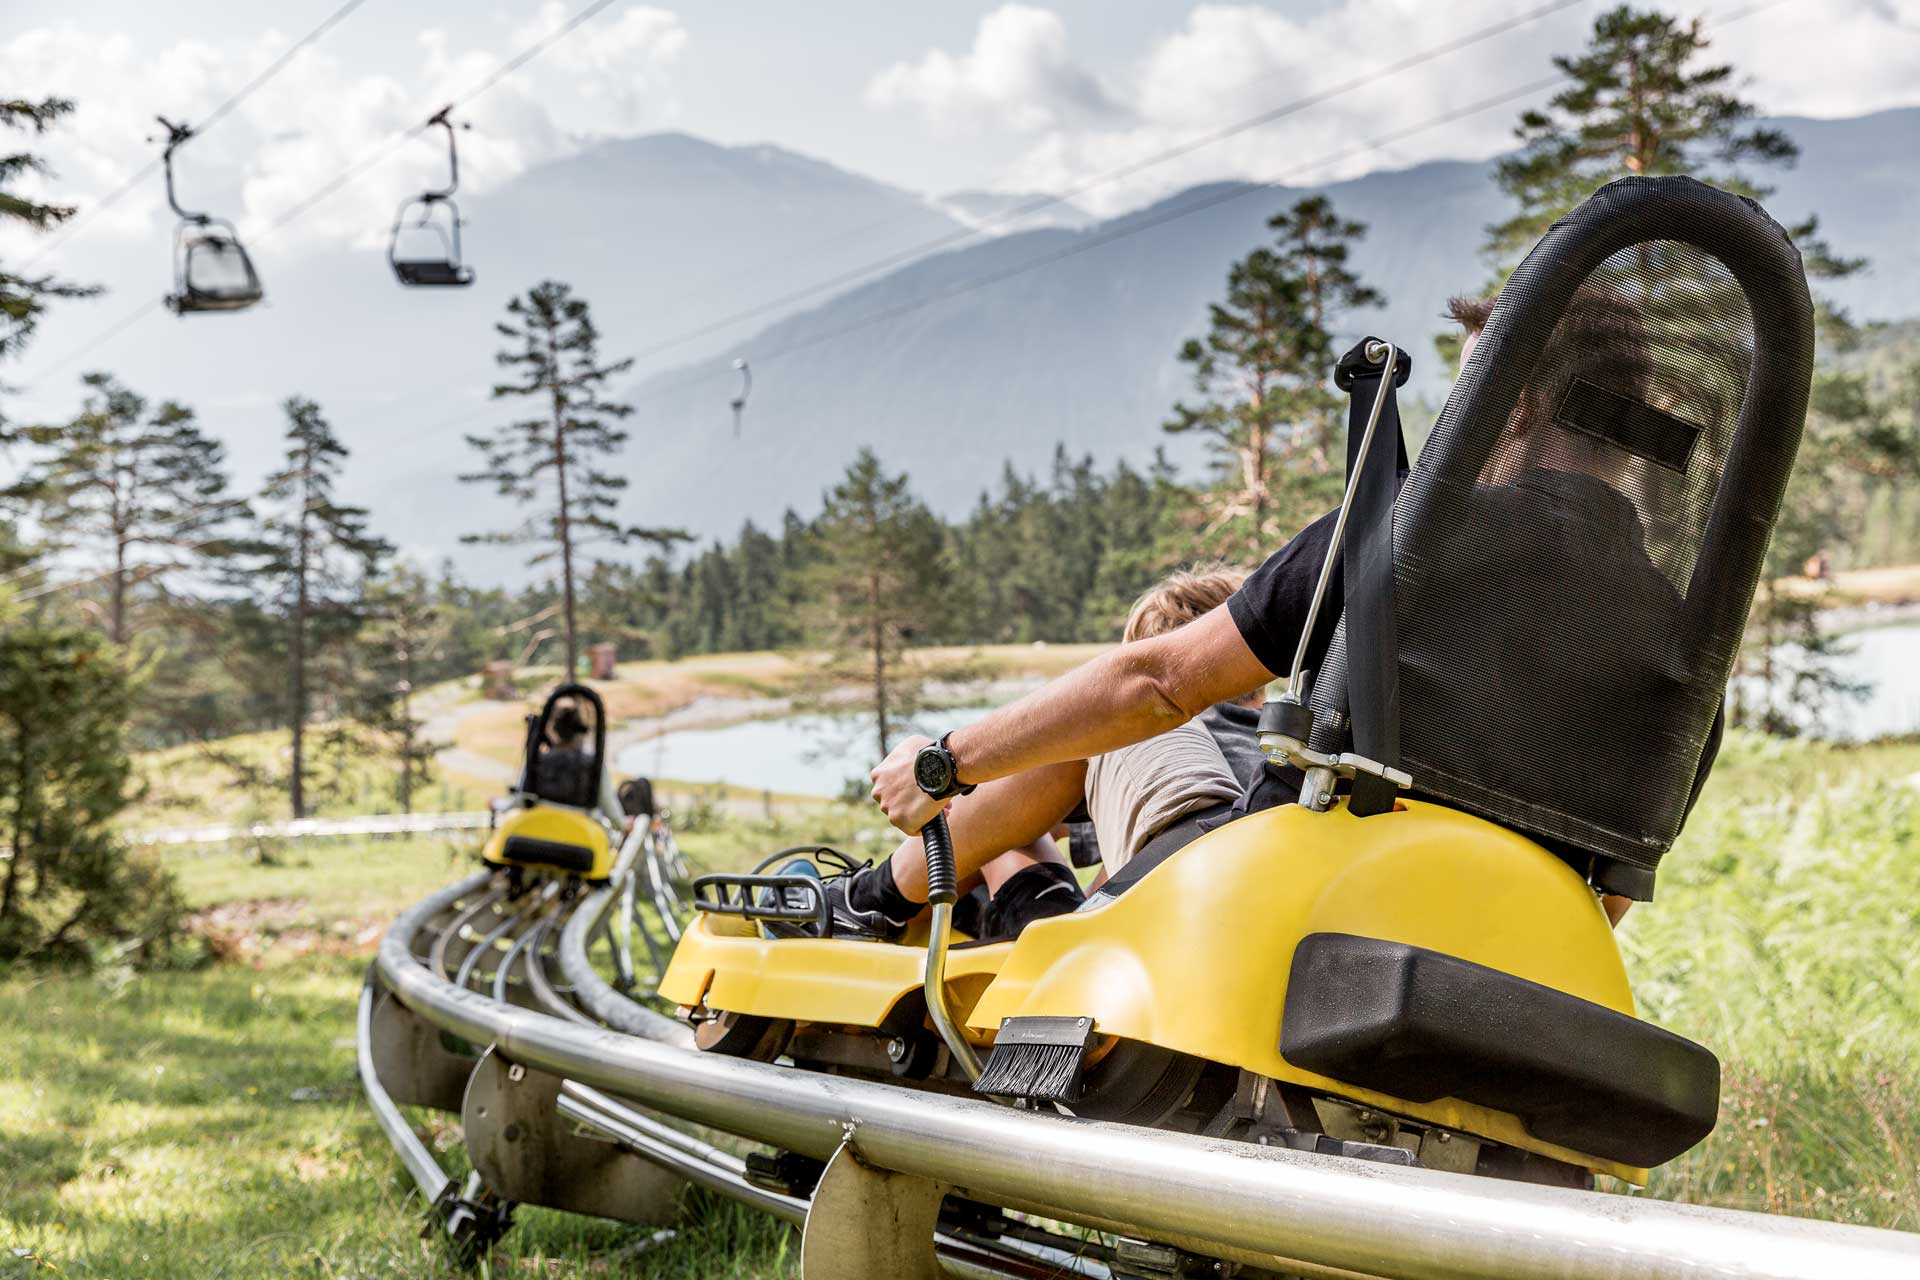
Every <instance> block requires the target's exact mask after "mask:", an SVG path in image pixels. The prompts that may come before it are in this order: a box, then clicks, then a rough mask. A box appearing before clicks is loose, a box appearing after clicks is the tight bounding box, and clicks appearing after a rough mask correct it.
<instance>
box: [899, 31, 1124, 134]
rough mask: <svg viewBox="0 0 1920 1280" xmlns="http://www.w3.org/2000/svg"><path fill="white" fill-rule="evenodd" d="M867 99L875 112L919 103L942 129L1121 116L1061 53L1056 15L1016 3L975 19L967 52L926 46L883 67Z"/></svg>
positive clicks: (1034, 125)
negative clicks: (914, 56) (917, 54)
mask: <svg viewBox="0 0 1920 1280" xmlns="http://www.w3.org/2000/svg"><path fill="white" fill-rule="evenodd" d="M866 100H867V102H868V104H869V105H870V106H873V107H876V108H879V109H882V110H890V109H893V108H896V107H908V108H915V109H918V110H919V111H921V112H922V113H924V114H925V115H926V117H927V118H928V119H929V120H931V121H932V122H934V124H935V125H937V126H939V127H942V128H962V127H966V126H968V125H971V124H974V123H977V122H980V121H982V120H987V121H994V122H997V123H1000V124H1004V125H1007V126H1009V127H1011V128H1013V129H1016V130H1021V131H1030V130H1036V129H1045V128H1051V127H1055V126H1061V125H1074V124H1085V123H1089V122H1093V121H1099V120H1110V119H1112V118H1115V117H1118V116H1121V115H1123V114H1124V113H1123V112H1122V111H1121V110H1120V108H1119V107H1118V106H1117V105H1116V104H1115V103H1114V102H1113V100H1112V99H1111V98H1110V97H1109V96H1108V95H1107V92H1106V90H1105V89H1103V88H1102V87H1101V85H1100V82H1099V80H1097V79H1096V78H1095V77H1094V75H1093V74H1092V73H1091V72H1089V71H1087V70H1086V69H1085V68H1084V67H1081V66H1080V65H1079V64H1077V63H1075V62H1074V61H1073V60H1072V59H1071V58H1070V57H1069V56H1068V55H1067V28H1066V24H1065V23H1063V22H1061V21H1060V18H1059V16H1058V15H1056V14H1054V13H1051V12H1049V11H1047V10H1045V9H1036V8H1033V7H1031V6H1029V5H1023V4H1007V5H1002V6H1001V7H1000V8H998V9H995V10H994V11H993V12H991V13H989V14H987V15H986V16H985V17H984V18H982V19H980V26H979V29H978V30H977V31H976V32H975V33H974V38H973V48H972V49H971V50H969V51H968V52H966V53H963V54H959V55H957V56H956V55H954V54H950V53H947V52H945V51H943V50H940V49H930V50H928V51H927V53H926V54H925V55H923V56H922V57H921V58H920V60H919V61H918V62H897V63H895V64H894V65H892V66H890V67H888V68H887V69H886V70H884V71H882V72H880V74H878V75H877V76H875V77H874V78H873V80H872V81H871V82H870V83H869V84H868V86H867V93H866Z"/></svg>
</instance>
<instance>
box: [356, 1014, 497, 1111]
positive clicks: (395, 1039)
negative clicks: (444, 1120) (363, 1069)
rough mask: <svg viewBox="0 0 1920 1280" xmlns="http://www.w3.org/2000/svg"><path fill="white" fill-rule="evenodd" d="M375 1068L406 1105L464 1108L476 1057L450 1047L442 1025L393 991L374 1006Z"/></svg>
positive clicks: (372, 1049)
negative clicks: (463, 1097)
mask: <svg viewBox="0 0 1920 1280" xmlns="http://www.w3.org/2000/svg"><path fill="white" fill-rule="evenodd" d="M368 1040H369V1043H368V1046H367V1047H368V1050H369V1051H370V1052H371V1053H372V1055H373V1072H374V1075H375V1076H377V1077H378V1078H379V1080H380V1085H381V1087H382V1088H384V1089H385V1090H386V1091H387V1095H388V1096H389V1097H391V1098H392V1099H393V1100H394V1101H395V1102H397V1103H399V1104H400V1105H401V1106H409V1107H431V1108H432V1109H433V1110H435V1111H452V1112H456V1113H457V1112H458V1111H459V1110H460V1099H461V1097H462V1096H463V1095H464V1094H465V1093H466V1089H467V1076H468V1075H469V1074H470V1073H471V1072H472V1071H473V1059H472V1058H469V1057H467V1056H465V1055H464V1054H460V1053H455V1052H454V1051H453V1050H452V1049H449V1048H448V1047H447V1044H446V1039H445V1036H444V1034H443V1033H442V1032H441V1030H440V1029H439V1028H438V1027H436V1026H434V1025H433V1024H432V1023H430V1022H428V1021H427V1020H426V1019H424V1018H422V1017H421V1016H420V1015H419V1014H417V1013H415V1012H414V1011H413V1010H411V1009H409V1008H407V1006H405V1005H404V1004H401V1003H400V1001H399V1000H397V999H395V998H394V996H393V994H392V993H391V992H385V993H382V994H381V996H380V998H379V1000H378V1001H377V1002H376V1003H375V1004H374V1006H373V1019H372V1022H371V1024H370V1026H369V1028H368Z"/></svg>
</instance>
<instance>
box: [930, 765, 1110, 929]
mask: <svg viewBox="0 0 1920 1280" xmlns="http://www.w3.org/2000/svg"><path fill="white" fill-rule="evenodd" d="M1086 785H1087V763H1086V761H1084V760H1070V761H1066V762H1064V763H1061V764H1051V765H1048V766H1046V767H1045V768H1042V769H1030V770H1027V771H1026V772H1024V773H1021V774H1019V775H1017V776H1014V777H1008V778H999V779H996V780H995V781H993V782H989V783H988V784H987V785H985V786H983V787H981V788H980V789H979V790H977V791H975V792H974V793H973V794H972V795H968V796H959V797H957V798H956V799H955V800H954V801H953V809H952V812H950V813H949V814H948V815H947V823H948V826H949V827H950V829H951V830H952V832H953V859H954V863H955V864H956V865H957V866H958V868H959V871H960V878H961V879H962V880H965V879H966V878H967V877H968V876H970V875H972V874H973V873H974V872H976V871H978V870H979V869H980V868H981V867H982V866H984V865H985V864H986V863H988V862H991V861H992V860H993V859H995V858H997V857H999V856H1000V855H1001V854H1003V853H1005V852H1006V851H1007V850H1009V849H1018V848H1021V847H1023V846H1025V845H1029V844H1032V843H1033V842H1034V841H1036V840H1038V839H1039V838H1040V837H1041V836H1043V835H1045V834H1046V833H1047V832H1048V831H1050V830H1052V829H1053V827H1054V825H1055V824H1057V823H1059V822H1060V821H1061V820H1062V819H1064V818H1065V817H1066V816H1067V815H1068V814H1069V813H1072V812H1073V810H1074V806H1075V805H1077V804H1078V803H1079V802H1080V796H1081V793H1082V791H1083V790H1084V789H1085V788H1086ZM892 868H893V883H894V885H895V886H896V887H897V888H898V889H899V890H900V892H902V893H904V894H906V895H907V897H909V898H911V899H913V900H914V901H915V902H925V901H926V899H927V855H926V853H925V851H924V850H922V849H921V847H920V839H919V837H918V836H914V837H910V838H908V839H907V840H906V841H905V842H904V843H903V844H902V845H901V847H900V848H899V849H898V850H896V851H895V853H894V855H893V860H892Z"/></svg>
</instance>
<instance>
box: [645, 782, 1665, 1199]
mask: <svg viewBox="0 0 1920 1280" xmlns="http://www.w3.org/2000/svg"><path fill="white" fill-rule="evenodd" d="M1402 803H1403V805H1404V808H1403V809H1402V810H1401V811H1397V812H1394V813H1387V814H1379V815H1376V816H1374V817H1369V818H1355V817H1354V816H1353V815H1352V814H1350V813H1348V812H1347V810H1346V808H1345V806H1344V804H1339V805H1336V806H1335V807H1334V808H1333V809H1332V810H1331V811H1329V812H1327V813H1311V812H1309V811H1308V810H1305V809H1302V808H1300V807H1298V806H1294V805H1287V806H1283V807H1280V808H1276V809H1269V810H1266V811H1264V812H1262V813H1257V814H1252V815H1250V816H1248V817H1246V818H1243V819H1241V820H1240V821H1238V822H1235V823H1232V824H1231V825H1229V826H1226V827H1223V828H1221V829H1220V830H1218V831H1215V832H1212V833H1210V834H1209V835H1206V836H1203V837H1202V838H1201V839H1199V840H1196V841H1194V842H1193V843H1192V844H1190V845H1188V846H1187V847H1186V848H1184V849H1182V850H1180V851H1179V852H1178V853H1176V854H1175V855H1174V856H1173V857H1171V858H1169V859H1168V860H1167V861H1166V862H1165V863H1164V864H1163V865H1161V866H1160V867H1158V868H1156V869H1155V871H1154V872H1153V874H1152V875H1150V876H1148V877H1146V878H1145V879H1143V880H1142V881H1140V882H1139V883H1138V884H1136V885H1134V886H1133V887H1131V888H1130V889H1128V890H1127V892H1126V893H1125V894H1124V895H1122V896H1121V897H1119V898H1118V899H1116V900H1114V901H1113V902H1111V903H1109V904H1108V905H1106V906H1103V907H1100V908H1098V909H1096V910H1092V911H1082V912H1077V913H1075V914H1072V915H1066V916H1056V917H1054V918H1052V919H1048V920H1040V921H1036V922H1035V923H1034V924H1032V925H1029V926H1028V927H1027V929H1026V930H1025V931H1024V932H1023V933H1022V934H1021V936H1020V939H1019V941H1018V942H1017V943H995V944H991V945H988V946H982V947H968V948H965V949H963V950H957V951H953V952H950V953H949V957H948V968H947V974H948V984H949V993H950V999H951V1000H952V1003H953V1006H954V1013H955V1015H956V1018H957V1019H958V1021H960V1022H961V1024H962V1025H964V1026H965V1027H966V1028H967V1032H968V1036H969V1038H970V1039H973V1040H975V1041H976V1042H978V1043H989V1042H990V1041H991V1040H992V1037H993V1033H994V1031H995V1029H997V1028H998V1027H999V1025H1000V1022H1001V1020H1002V1019H1003V1018H1008V1017H1023V1016H1034V1015H1056V1016H1072V1017H1084V1016H1089V1015H1091V1016H1092V1017H1093V1019H1094V1026H1095V1029H1096V1030H1097V1031H1098V1032H1099V1033H1100V1034H1102V1035H1108V1036H1120V1037H1124V1038H1126V1039H1130V1040H1137V1041H1141V1042H1144V1043H1147V1044H1153V1045H1159V1046H1161V1047H1163V1048H1168V1049H1174V1050H1178V1051H1180V1052H1182V1053H1187V1054H1191V1055H1193V1056H1195V1057H1200V1058H1205V1059H1207V1060H1209V1061H1212V1062H1220V1063H1226V1064H1228V1065H1230V1066H1235V1067H1241V1068H1244V1069H1246V1070H1248V1071H1253V1072H1257V1073H1260V1074H1262V1075H1267V1076H1271V1077H1273V1078H1275V1079H1279V1080H1286V1081H1290V1082H1293V1083H1297V1084H1300V1085H1303V1086H1306V1087H1309V1088H1313V1089H1317V1090H1321V1091H1324V1092H1326V1093H1330V1094H1336V1095H1339V1096H1342V1097H1346V1098H1350V1099H1352V1100H1354V1101H1356V1102H1359V1103H1362V1104H1364V1105H1370V1106H1377V1107H1379V1108H1381V1109H1382V1110H1384V1111H1388V1112H1392V1113H1396V1114H1399V1115H1403V1116H1409V1117H1412V1118H1414V1119H1418V1120H1425V1121H1428V1122H1430V1123H1433V1124H1438V1125H1443V1126H1445V1127H1447V1128H1450V1129H1455V1130H1458V1131H1460V1132H1464V1133H1472V1134H1478V1135H1480V1136H1482V1137H1486V1138H1490V1139H1493V1140H1494V1141H1496V1142H1502V1143H1505V1144H1507V1145H1509V1146H1513V1147H1518V1148H1521V1149H1522V1150H1527V1151H1534V1152H1538V1153H1540V1154H1542V1155H1546V1156H1551V1157H1553V1158H1554V1159H1557V1160H1564V1161H1566V1162H1568V1163H1570V1164H1575V1165H1579V1166H1582V1167H1585V1168H1588V1169H1592V1170H1594V1171H1596V1172H1600V1173H1606V1174H1610V1175H1612V1176H1614V1177H1617V1178H1621V1179H1624V1180H1626V1181H1628V1182H1632V1183H1636V1184H1640V1185H1644V1184H1645V1182H1646V1172H1645V1170H1642V1169H1635V1168H1633V1167H1631V1166H1627V1165H1621V1164H1616V1163H1614V1162H1612V1161H1606V1160H1600V1159H1598V1158H1596V1157H1593V1156H1589V1155H1585V1154H1583V1153H1581V1152H1578V1151H1573V1150H1570V1149H1568V1148H1565V1147H1561V1146H1558V1145H1556V1144H1553V1143H1548V1142H1542V1141H1540V1140H1539V1139H1537V1138H1534V1137H1532V1136H1531V1135H1530V1134H1528V1133H1527V1132H1526V1130H1525V1128H1524V1126H1523V1125H1522V1124H1521V1122H1520V1120H1519V1119H1518V1118H1517V1117H1515V1116H1513V1115H1511V1114H1510V1113H1507V1112H1503V1111H1495V1110H1493V1109H1491V1108H1488V1107H1482V1106H1477V1105H1474V1104H1471V1103H1465V1102H1461V1101H1459V1100H1457V1099H1452V1098H1442V1099H1439V1100H1437V1101H1435V1102H1430V1103H1420V1102H1410V1101H1407V1100H1405V1099H1400V1098H1394V1097H1391V1096H1389V1095H1385V1094H1380V1093H1376V1092H1373V1091H1371V1090H1367V1089H1360V1088H1356V1087H1354V1086H1352V1085H1349V1084H1346V1083H1343V1082H1342V1081H1339V1080H1335V1079H1331V1078H1329V1077H1325V1076H1321V1075H1317V1074H1315V1073H1313V1072H1310V1071H1303V1070H1300V1069H1298V1068H1296V1067H1294V1066H1293V1065H1292V1064H1290V1063H1289V1062H1287V1061H1286V1059H1285V1058H1283V1057H1282V1056H1281V1055H1280V1047H1279V1046H1280V1021H1281V1012H1282V1010H1283V1008H1284V1007H1285V1004H1286V995H1287V977H1288V973H1289V971H1290V970H1291V968H1292V963H1293V952H1294V948H1295V946H1296V945H1297V944H1298V943H1299V941H1300V939H1301V938H1304V937H1306V936H1307V935H1308V934H1312V933H1350V934H1356V935H1358V936H1361V937H1368V938H1382V939H1386V940H1388V941H1392V942H1403V943H1407V944H1409V945H1413V946H1419V947H1426V948H1428V949H1431V950H1434V951H1439V952H1444V953H1445V954H1448V955H1453V956H1458V957H1460V958H1461V959H1464V960H1470V961H1472V962H1474V963H1476V964H1482V965H1486V966H1487V967H1489V968H1492V969H1498V970H1500V971H1502V972H1505V973H1511V974H1515V975H1517V976H1519V977H1522V978H1525V979H1527V980H1529V981H1531V982H1538V983H1540V984H1542V985H1544V986H1548V987H1552V988H1554V989H1556V990H1559V991H1565V992H1567V993H1569V994H1571V995H1575V996H1579V997H1580V998H1581V999H1584V1000H1590V1001H1592V1002H1594V1003H1596V1004H1600V1005H1604V1006H1606V1007H1607V1008H1610V1009H1614V1010H1617V1011H1618V1012H1621V1013H1624V1014H1628V1015H1632V1014H1633V1012H1634V1009H1633V997H1632V993H1631V992H1630V991H1629V989H1628V986H1627V977H1626V970H1625V967H1624V966H1623V965H1622V964H1621V961H1620V953H1619V950H1618V948H1617V947H1616V946H1615V944H1614V939H1613V932H1612V930H1611V929H1610V928H1609V927H1608V925H1607V919H1606V914H1605V912H1604V911H1602V909H1601V907H1600V903H1599V901H1598V899H1597V898H1595V896H1594V894H1593V891H1592V890H1591V889H1590V888H1589V887H1588V886H1587V885H1586V883H1585V882H1584V881H1582V879H1581V878H1580V876H1579V875H1578V874H1577V873H1576V872H1574V870H1573V869H1572V868H1571V867H1569V866H1568V865H1567V864H1566V863H1564V862H1562V861H1561V860H1560V859H1559V858H1556V857H1555V856H1553V855H1552V854H1551V853H1548V852H1547V851H1546V850H1545V849H1542V848H1541V847H1540V846H1539V845H1537V844H1535V843H1533V842H1532V841H1530V840H1527V839H1526V838H1525V837H1523V836H1519V835H1516V834H1514V833H1513V832H1511V831H1508V830H1506V829H1504V828H1502V827H1498V826H1495V825H1494V824H1492V823H1489V822H1486V821H1483V820H1481V819H1479V818H1475V817H1473V816H1471V815H1468V814H1464V813H1460V812H1458V811H1456V810H1452V809H1448V808H1445V807H1443V806H1440V805H1435V804H1428V803H1423V802H1420V801H1413V800H1408V801H1403V802H1402ZM918 941H920V939H919V938H916V937H909V939H908V940H907V943H908V944H906V945H888V944H884V943H875V942H858V941H844V942H843V941H830V940H813V939H782V940H774V941H769V940H766V939H762V938H761V937H759V935H758V933H757V931H754V930H752V929H750V928H747V927H743V926H742V925H741V923H740V922H739V921H736V920H732V919H729V918H725V917H715V916H711V915H704V914H703V915H699V916H697V917H696V918H695V920H694V922H693V924H692V925H691V926H690V927H689V928H688V929H687V931H686V933H685V935H684V936H683V937H682V939H681V942H680V945H679V947H678V948H677V949H676V950H675V952H674V956H673V960H672V963H671V964H670V965H669V966H668V968H667V972H666V975H665V977H664V978H663V979H662V980H661V983H660V994H661V995H662V996H665V997H666V998H667V999H669V1000H672V1001H674V1002H675V1003H677V1004H682V1005H688V1006H692V1005H698V1004H702V1003H705V1004H706V1005H708V1006H709V1007H711V1008H714V1009H725V1010H728V1011H731V1012H736V1013H746V1014H758V1015H761V1016H771V1017H779V1018H791V1019H794V1020H796V1021H802V1022H817V1023H826V1024H832V1025H839V1026H854V1027H877V1026H879V1025H880V1024H881V1022H882V1021H883V1020H884V1019H885V1018H886V1016H887V1013H888V1011H889V1010H891V1009H892V1007H893V1005H894V1003H895V1001H897V1000H898V999H899V998H900V997H901V996H902V995H904V994H906V993H907V992H909V991H912V990H916V989H917V988H918V987H919V986H920V983H921V976H922V972H923V969H924V965H925V957H926V953H925V951H924V950H923V945H924V944H923V943H922V945H911V944H912V943H915V942H918Z"/></svg>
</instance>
